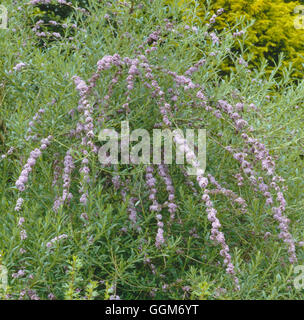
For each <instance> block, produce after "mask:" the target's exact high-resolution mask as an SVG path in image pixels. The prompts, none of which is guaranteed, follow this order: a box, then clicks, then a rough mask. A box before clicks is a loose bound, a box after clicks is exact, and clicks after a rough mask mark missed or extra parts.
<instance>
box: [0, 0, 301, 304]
mask: <svg viewBox="0 0 304 320" xmlns="http://www.w3.org/2000/svg"><path fill="white" fill-rule="evenodd" d="M130 8H131V4H130V5H128V4H127V3H124V4H121V3H116V2H113V3H111V2H109V3H108V4H106V5H104V4H99V3H98V2H96V1H91V2H90V7H89V10H88V11H89V12H90V14H87V12H85V13H83V14H84V15H83V16H81V14H80V15H79V16H78V17H77V19H78V20H77V26H78V27H77V28H78V29H77V32H76V33H75V38H74V39H72V40H69V41H68V38H67V37H68V36H67V37H65V36H62V37H58V39H57V40H56V41H53V42H51V43H49V44H48V46H47V47H46V50H44V51H41V49H40V48H39V47H36V48H35V47H34V48H33V46H32V43H31V41H32V39H33V37H31V35H34V34H35V32H36V31H35V30H32V29H31V28H29V27H26V26H24V27H23V28H20V30H18V31H17V32H16V33H15V34H14V35H12V36H11V38H10V40H11V41H12V45H13V46H14V48H15V50H16V52H17V53H18V55H17V56H18V61H16V60H14V59H12V58H11V56H10V54H11V53H10V54H8V53H7V52H6V51H5V48H4V49H2V50H1V55H2V56H5V57H7V59H6V60H5V61H6V63H5V66H4V71H3V72H1V79H2V80H1V81H2V84H3V88H4V90H5V93H6V99H5V101H4V108H3V110H5V111H3V112H1V116H2V117H5V118H6V120H7V124H8V130H9V132H11V135H10V136H9V138H8V139H9V142H8V143H7V148H9V149H8V150H5V151H6V152H5V153H3V155H2V158H1V163H0V168H1V171H2V175H3V177H4V178H3V187H2V189H1V190H2V194H3V196H2V205H1V206H2V212H6V214H5V217H1V225H2V227H1V234H2V237H1V240H0V241H1V242H0V243H1V248H3V251H4V253H3V263H4V264H5V265H6V267H7V268H8V271H9V273H10V275H11V278H10V286H9V287H8V288H7V290H6V292H2V294H3V296H4V297H5V298H12V299H16V298H19V299H41V298H43V299H46V298H49V299H63V298H66V299H103V298H105V299H119V298H122V299H138V298H141V299H147V298H151V297H153V298H157V299H159V298H163V299H165V298H167V299H168V298H169V299H177V298H191V299H197V298H200V299H206V298H208V299H213V298H217V297H221V298H231V297H234V298H237V297H239V298H240V297H246V296H247V297H248V295H249V296H250V294H255V293H256V290H258V289H253V288H254V287H255V288H257V287H260V288H263V290H262V292H263V294H267V293H266V292H270V293H271V294H274V293H273V292H274V291H273V290H277V291H278V293H277V295H278V296H280V294H281V293H280V291H283V292H284V288H285V287H286V286H287V282H288V280H289V276H290V270H291V268H290V266H291V264H293V263H295V262H296V261H297V256H296V252H295V241H294V239H293V237H292V235H291V233H290V231H289V222H290V220H289V219H288V218H287V216H288V211H286V201H285V197H284V193H285V191H286V185H285V182H284V179H283V178H282V177H280V176H279V175H278V174H276V168H275V161H274V157H273V156H274V155H273V154H271V153H270V152H269V151H268V149H267V146H266V145H265V144H264V143H263V140H262V139H260V137H259V138H258V137H257V134H256V131H255V128H254V127H253V126H252V125H251V122H252V123H253V122H254V119H255V118H258V117H259V116H260V108H261V106H260V105H259V103H258V102H257V101H261V100H259V99H258V96H260V95H265V93H266V92H267V90H268V88H270V87H271V86H273V83H272V82H271V80H265V79H264V78H263V72H260V71H258V70H255V71H254V72H253V71H251V72H250V70H249V69H248V67H247V66H246V65H245V64H244V63H239V58H237V59H236V58H235V57H234V55H233V54H231V52H230V49H231V47H232V46H233V43H234V39H233V37H232V35H229V34H228V35H227V34H225V33H224V34H220V33H219V34H218V33H217V32H216V31H213V32H211V33H210V32H208V26H200V27H190V26H188V25H186V24H184V23H183V22H181V21H180V20H178V19H175V18H174V17H175V13H174V11H168V10H169V9H168V8H166V7H164V6H162V5H161V3H160V2H157V1H154V2H149V1H147V2H146V3H144V4H140V5H139V6H136V7H134V8H133V10H130ZM26 10H27V11H26V12H25V14H26V15H28V16H30V15H31V14H32V10H34V8H33V7H31V6H30V7H27V9H26ZM17 12H19V13H20V12H21V10H19V11H16V14H17ZM22 14H24V13H22ZM22 14H21V13H20V16H19V19H20V18H21V15H22ZM218 14H219V15H220V14H221V11H220V12H218ZM18 21H19V22H20V20H18ZM101 21H102V23H101ZM113 21H114V22H115V23H114V22H113ZM101 25H102V27H100V26H101ZM25 35H27V36H26V37H25ZM21 38H23V39H27V40H25V42H24V43H23V45H22V46H19V39H21ZM198 41H201V43H202V45H203V50H202V47H197V46H196V45H195V44H196V43H197V42H198ZM72 47H73V48H74V51H73V53H69V52H71V51H69V48H72ZM75 48H76V50H75ZM63 49H64V50H63ZM198 53H200V54H201V55H202V56H203V57H202V58H201V59H200V60H196V57H197V55H198ZM227 56H229V57H230V58H231V59H232V60H233V61H234V62H235V66H236V72H234V73H232V74H231V76H230V77H226V78H223V77H220V75H219V73H220V65H221V64H222V62H223V60H224V59H225V58H226V57H227ZM252 72H253V73H254V78H253V76H251V73H252ZM253 79H254V81H253ZM244 88H245V89H244ZM245 93H246V95H243V94H245ZM254 93H255V94H256V96H255V95H254ZM252 97H255V98H252ZM13 101H15V103H13ZM12 108H15V109H13V110H12ZM12 111H14V112H12ZM29 113H31V114H32V115H31V116H30V115H29ZM122 121H129V124H130V130H132V129H137V128H144V129H146V130H148V131H149V132H150V133H151V136H152V130H153V129H154V128H162V129H171V130H174V129H180V130H181V132H183V131H184V130H185V129H189V128H193V129H203V128H204V129H206V130H207V148H206V149H207V168H206V172H205V173H204V172H203V171H200V169H198V175H197V176H195V177H191V176H188V175H187V171H186V167H185V166H180V165H175V164H172V165H167V164H165V163H162V164H159V165H144V164H139V165H135V164H132V161H131V164H129V165H122V164H117V165H111V164H109V165H107V166H104V165H101V164H100V163H99V160H98V150H99V148H100V146H101V142H100V141H99V140H98V134H99V132H100V130H101V129H110V128H114V129H116V130H117V131H120V129H121V122H122ZM174 146H175V149H176V150H179V151H184V152H185V153H186V158H187V160H188V162H189V163H190V164H191V165H192V166H194V167H198V162H197V161H198V160H197V158H196V155H195V154H194V153H193V152H192V151H191V149H190V148H189V146H188V144H187V141H186V140H185V139H184V138H183V135H182V134H181V133H180V134H179V135H176V136H175V137H174ZM278 259H282V260H280V261H281V263H282V265H280V264H278V263H277V261H278ZM270 260H271V261H272V262H270ZM274 262H276V267H274V269H275V270H276V271H275V272H276V274H279V275H280V274H282V277H283V278H284V280H282V281H281V282H280V285H279V286H278V285H276V283H277V281H278V280H275V281H274V278H273V276H274V275H273V274H272V273H269V272H268V273H267V272H266V273H264V272H265V269H267V268H271V265H272V264H273V263H274ZM258 266H259V267H261V268H260V269H259V271H256V270H257V267H258ZM255 272H260V273H261V274H263V277H262V278H261V279H262V280H261V282H259V280H255V279H258V278H259V277H258V276H257V273H255ZM266 279H267V281H270V282H271V281H272V283H273V281H274V285H276V288H277V289H274V287H273V286H269V287H268V288H266V289H265V288H264V281H266ZM275 279H276V278H275ZM250 288H251V289H250ZM248 290H249V291H248ZM251 292H252V293H251Z"/></svg>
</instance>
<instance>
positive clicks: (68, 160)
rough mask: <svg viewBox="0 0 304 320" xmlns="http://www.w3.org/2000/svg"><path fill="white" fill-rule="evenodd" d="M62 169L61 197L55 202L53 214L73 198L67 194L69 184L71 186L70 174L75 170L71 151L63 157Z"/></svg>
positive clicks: (70, 194)
mask: <svg viewBox="0 0 304 320" xmlns="http://www.w3.org/2000/svg"><path fill="white" fill-rule="evenodd" d="M63 164H64V168H63V174H62V180H63V191H62V196H61V197H60V198H59V199H57V200H55V202H54V206H53V210H54V211H55V212H57V211H58V209H59V207H60V206H61V205H63V204H64V203H65V201H66V200H67V201H70V200H71V199H72V198H73V195H72V193H70V192H69V189H70V184H71V173H72V171H73V169H74V168H75V166H74V162H73V157H72V156H71V151H70V150H68V151H67V153H66V155H65V157H64V162H63Z"/></svg>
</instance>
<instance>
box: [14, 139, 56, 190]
mask: <svg viewBox="0 0 304 320" xmlns="http://www.w3.org/2000/svg"><path fill="white" fill-rule="evenodd" d="M52 138H53V137H52V136H48V137H47V138H46V139H42V140H41V146H40V148H36V149H35V150H33V151H32V152H31V153H30V157H29V158H28V160H27V163H26V164H25V165H24V167H23V170H22V171H21V174H20V176H19V178H18V180H17V181H16V187H17V189H18V190H19V191H21V192H22V191H24V190H25V184H26V183H27V182H28V176H29V173H30V172H31V171H32V169H33V167H34V165H35V163H36V161H37V159H38V158H39V156H40V155H41V150H44V149H46V148H47V146H48V145H49V144H50V143H51V140H52ZM40 149H41V150H40Z"/></svg>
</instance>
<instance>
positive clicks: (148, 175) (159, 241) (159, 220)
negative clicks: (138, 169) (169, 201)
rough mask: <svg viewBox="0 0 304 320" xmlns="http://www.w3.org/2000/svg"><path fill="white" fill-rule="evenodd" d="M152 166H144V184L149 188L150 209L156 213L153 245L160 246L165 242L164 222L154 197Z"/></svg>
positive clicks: (154, 181)
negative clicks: (155, 230) (155, 231)
mask: <svg viewBox="0 0 304 320" xmlns="http://www.w3.org/2000/svg"><path fill="white" fill-rule="evenodd" d="M153 171H154V170H153V167H151V166H147V167H146V184H147V186H148V188H149V191H150V194H149V200H150V201H152V205H150V211H151V212H155V213H156V220H157V227H158V229H157V235H156V239H155V246H156V247H157V248H160V247H161V245H163V244H164V243H165V239H164V223H163V222H162V215H161V214H160V212H161V205H160V204H159V203H158V201H157V199H156V193H157V189H156V179H155V178H154V177H153Z"/></svg>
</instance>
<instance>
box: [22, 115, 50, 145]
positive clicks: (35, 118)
mask: <svg viewBox="0 0 304 320" xmlns="http://www.w3.org/2000/svg"><path fill="white" fill-rule="evenodd" d="M44 112H45V110H44V109H39V110H38V112H37V113H36V114H35V115H34V117H33V119H32V120H31V121H30V122H29V128H28V129H27V132H28V134H31V133H32V131H33V128H34V126H35V122H39V121H40V119H41V114H43V113H44ZM30 139H32V140H36V139H37V136H36V135H33V136H31V135H28V136H27V137H26V138H25V140H27V141H28V140H30Z"/></svg>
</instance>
